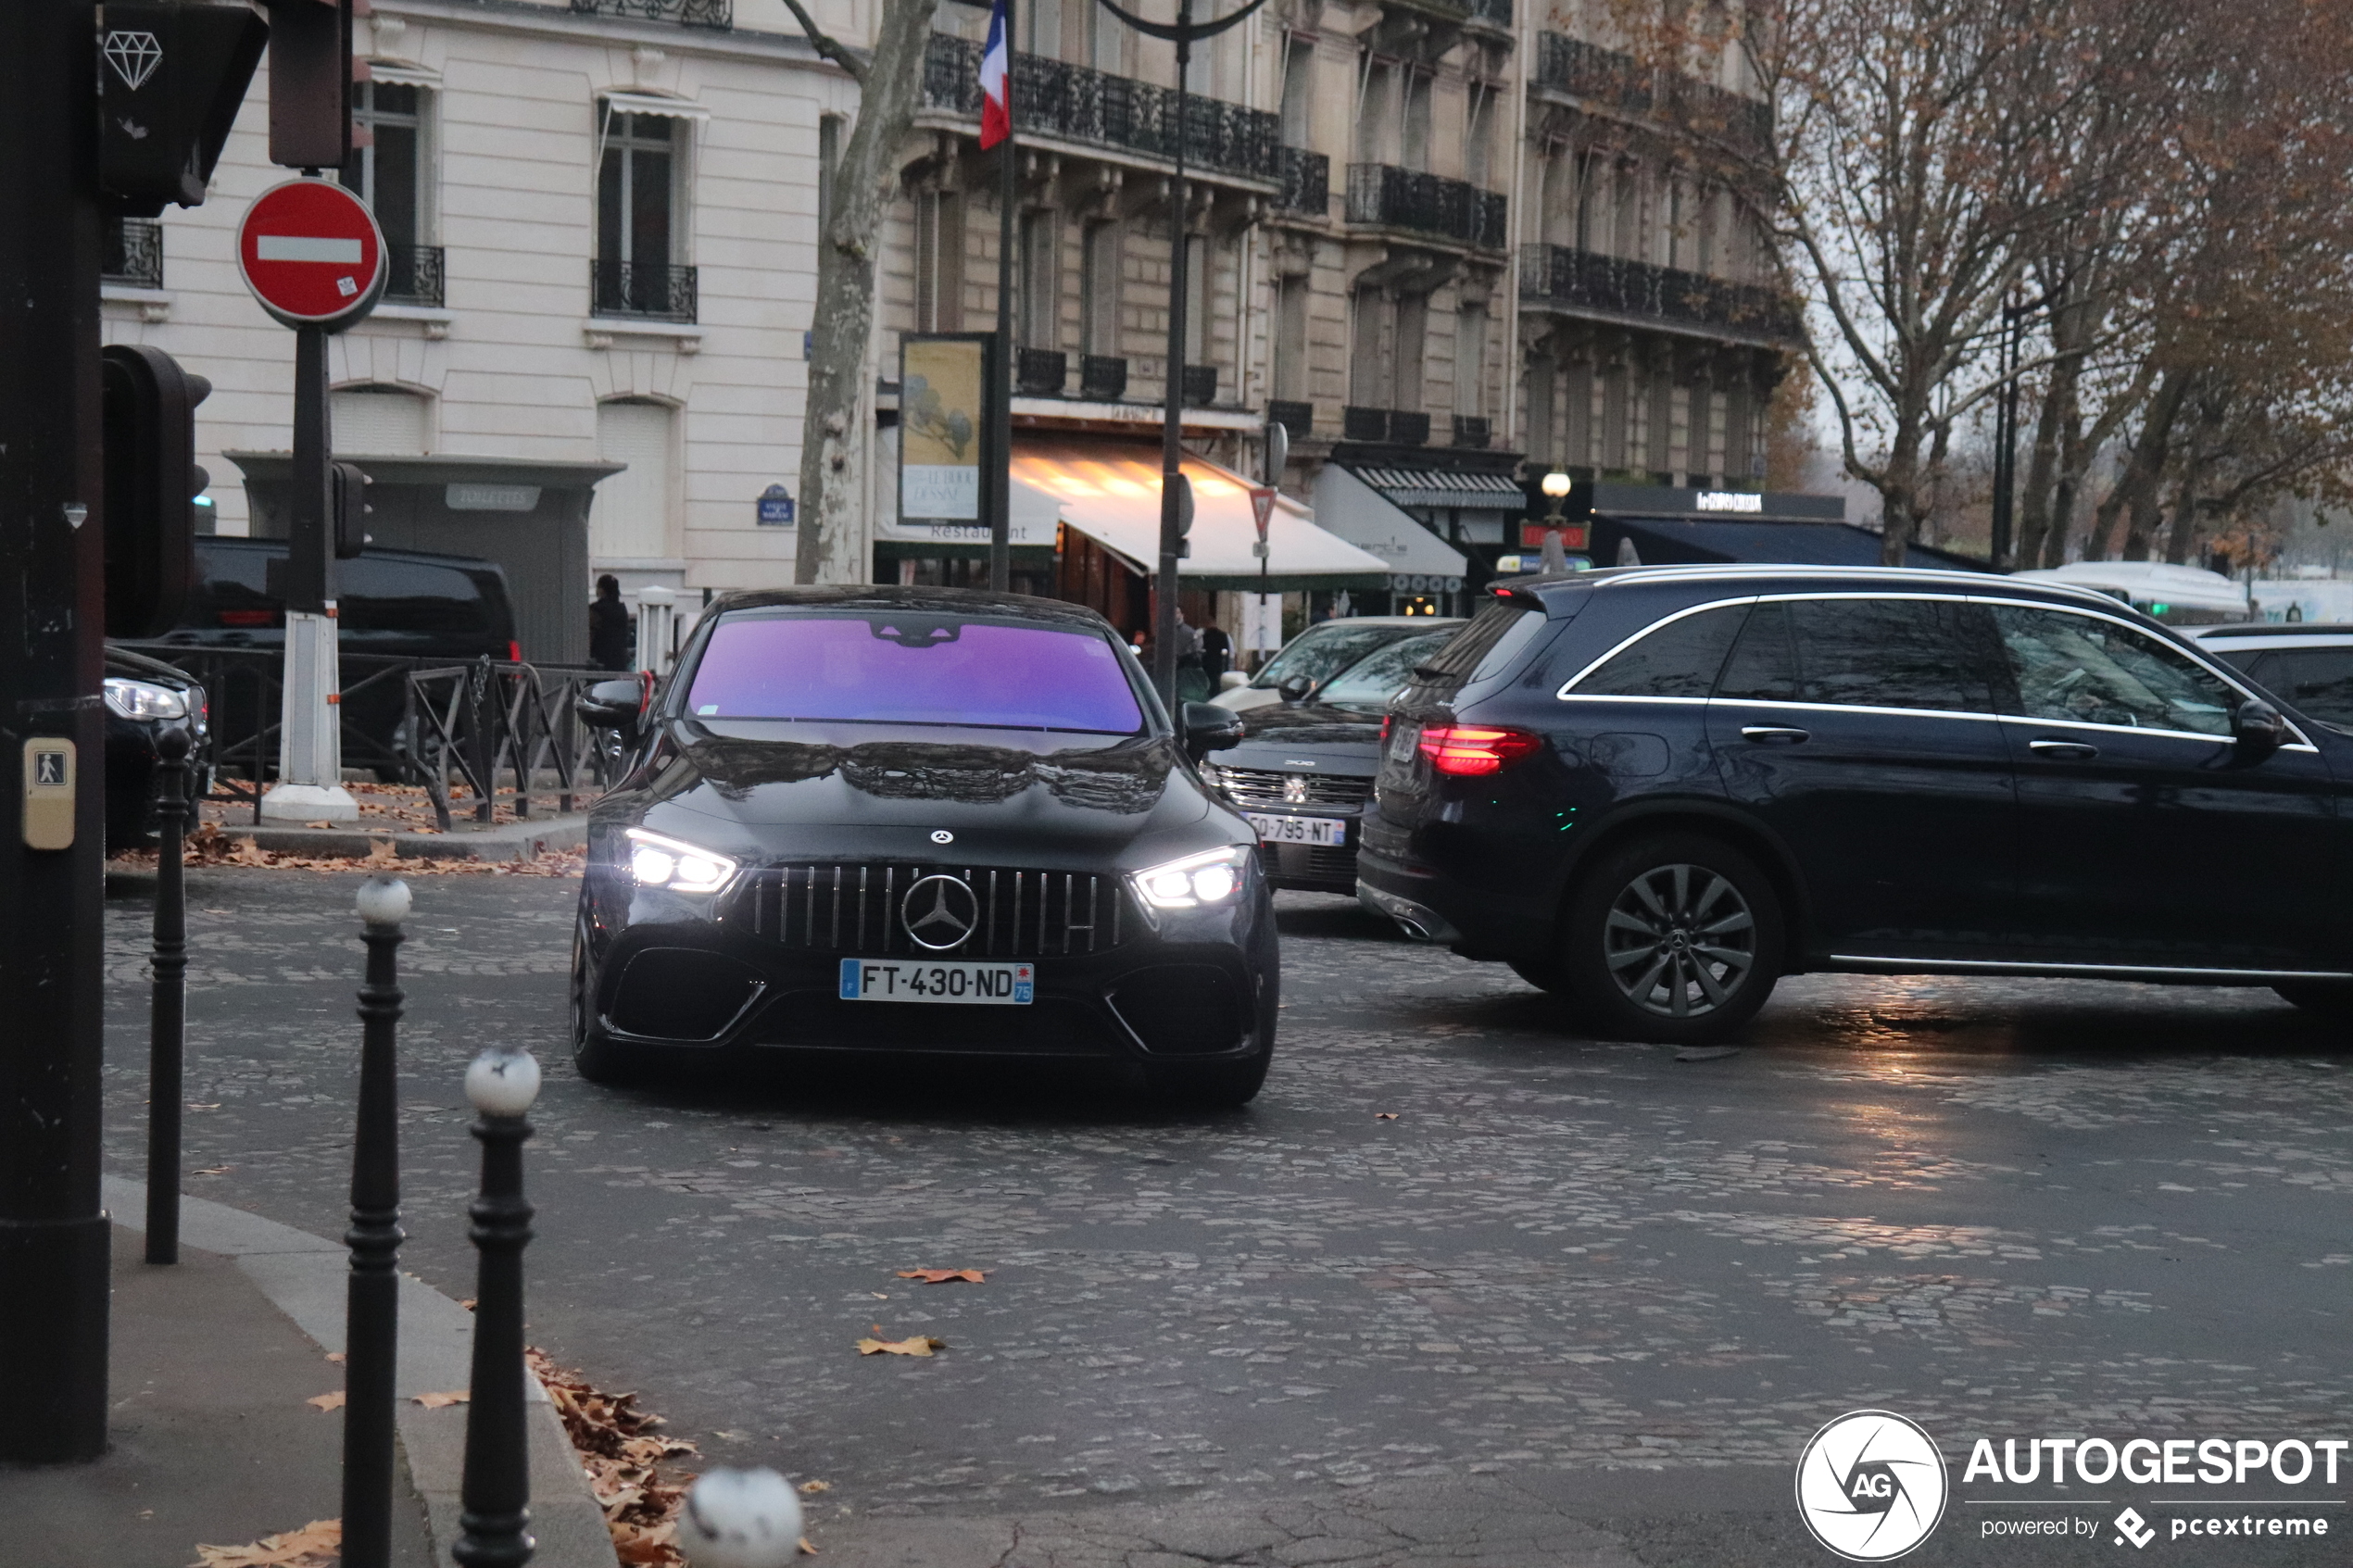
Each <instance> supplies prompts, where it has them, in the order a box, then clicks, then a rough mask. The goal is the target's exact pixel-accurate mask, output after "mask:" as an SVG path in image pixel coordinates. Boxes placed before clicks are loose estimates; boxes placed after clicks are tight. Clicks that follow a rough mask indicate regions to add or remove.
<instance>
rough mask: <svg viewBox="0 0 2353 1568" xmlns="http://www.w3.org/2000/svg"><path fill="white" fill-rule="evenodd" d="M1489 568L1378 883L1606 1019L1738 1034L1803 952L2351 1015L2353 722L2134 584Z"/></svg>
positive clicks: (1380, 904)
mask: <svg viewBox="0 0 2353 1568" xmlns="http://www.w3.org/2000/svg"><path fill="white" fill-rule="evenodd" d="M1492 595H1493V596H1492V597H1491V600H1490V602H1489V604H1488V606H1487V607H1486V608H1484V609H1483V610H1481V612H1480V613H1479V615H1478V619H1477V620H1476V621H1473V623H1472V624H1471V626H1470V628H1469V629H1468V630H1467V631H1466V632H1465V633H1463V634H1462V635H1461V636H1459V637H1457V638H1456V639H1455V640H1454V641H1453V643H1451V644H1449V645H1448V646H1447V647H1446V648H1445V649H1444V650H1443V651H1442V652H1441V653H1440V654H1439V655H1438V656H1437V657H1436V658H1435V659H1431V660H1428V661H1427V662H1425V663H1424V664H1423V665H1422V667H1421V669H1420V670H1419V671H1417V672H1416V683H1415V684H1414V685H1412V686H1411V687H1409V688H1408V689H1407V691H1406V692H1405V693H1404V695H1403V696H1401V697H1400V698H1399V700H1398V702H1397V704H1396V705H1395V707H1394V709H1393V710H1392V711H1393V713H1394V715H1395V717H1394V718H1393V720H1392V721H1391V724H1390V733H1389V735H1388V739H1387V742H1386V744H1385V746H1384V749H1383V753H1382V765H1381V771H1380V775H1379V778H1378V784H1377V785H1376V797H1375V804H1374V808H1373V809H1372V810H1371V811H1370V812H1369V813H1368V815H1367V817H1366V820H1365V828H1364V844H1363V850H1362V853H1361V856H1360V859H1359V871H1358V874H1359V878H1360V882H1359V889H1358V891H1359V895H1360V897H1363V898H1364V899H1365V902H1366V903H1367V904H1368V905H1371V906H1372V907H1374V908H1377V909H1380V910H1381V911H1383V912H1385V913H1387V914H1389V915H1390V916H1392V917H1393V918H1395V919H1396V920H1398V921H1399V922H1401V923H1402V924H1403V925H1404V926H1405V927H1406V928H1407V930H1408V931H1410V932H1413V933H1415V934H1416V935H1424V936H1427V937H1429V938H1432V939H1435V940H1440V941H1443V942H1446V943H1449V944H1451V945H1452V946H1453V947H1454V949H1455V950H1456V951H1457V952H1460V953H1462V954H1463V955H1465V956H1466V957H1469V958H1476V959H1492V960H1503V961H1505V962H1508V963H1510V964H1511V965H1512V966H1513V968H1515V969H1516V971H1518V972H1519V973H1520V974H1522V975H1523V976H1525V977H1526V978H1528V979H1529V980H1530V981H1531V982H1533V983H1535V984H1537V985H1541V986H1544V987H1546V988H1547V989H1552V990H1556V991H1560V992H1563V993H1565V994H1567V996H1569V997H1571V998H1572V999H1573V1000H1574V1001H1575V1002H1576V1003H1577V1004H1578V1005H1579V1007H1580V1009H1581V1010H1583V1011H1584V1012H1585V1013H1586V1014H1587V1016H1588V1019H1589V1021H1590V1022H1592V1024H1593V1025H1594V1026H1595V1027H1597V1028H1599V1029H1602V1030H1604V1031H1606V1032H1608V1033H1610V1034H1613V1035H1618V1036H1621V1037H1633V1038H1648V1039H1658V1040H1672V1041H1681V1040H1696V1039H1701V1038H1705V1037H1708V1036H1712V1035H1722V1034H1724V1033H1726V1032H1729V1031H1730V1030H1732V1029H1734V1028H1737V1027H1738V1026H1739V1025H1740V1024H1741V1023H1743V1022H1745V1021H1746V1020H1747V1019H1748V1018H1749V1017H1750V1016H1751V1015H1753V1014H1754V1013H1755V1011H1756V1010H1757V1008H1759V1007H1760V1006H1762V1005H1763V1003H1764V1001H1765V998H1766V996H1767V994H1768V993H1769V992H1770V991H1771V989H1772V987H1773V984H1774V982H1775V981H1776V980H1777V979H1778V978H1779V977H1780V976H1781V975H1783V974H1790V973H1798V972H1806V971H1810V970H1843V971H1858V972H1895V973H1913V972H1929V973H1963V974H2043V975H2073V976H2090V977H2099V978H2113V979H2126V980H2145V981H2146V980H2155V981H2171V982H2179V983H2185V984H2196V985H2271V986H2272V987H2274V988H2275V989H2277V990H2278V991H2279V992H2280V993H2281V994H2282V995H2283V996H2284V997H2287V998H2288V999H2289V1000H2291V1001H2294V1002H2296V1003H2299V1004H2301V1005H2305V1006H2309V1007H2314V1008H2318V1009H2322V1010H2330V1011H2332V1012H2353V942H2349V941H2348V936H2347V925H2346V922H2345V921H2344V920H2343V919H2342V918H2341V915H2340V913H2339V911H2338V909H2337V908H2336V904H2335V900H2334V897H2333V895H2332V892H2331V889H2332V888H2333V886H2334V884H2335V883H2336V881H2337V880H2338V879H2339V878H2341V877H2342V876H2343V875H2344V873H2345V872H2346V870H2347V867H2348V864H2353V859H2348V849H2349V848H2353V843H2348V838H2347V834H2348V833H2353V824H2348V823H2347V822H2346V821H2345V819H2344V818H2343V817H2341V816H2340V815H2339V809H2338V800H2339V797H2341V796H2344V795H2346V794H2347V793H2349V792H2353V732H2348V731H2345V730H2339V729H2335V728H2334V727H2332V726H2330V725H2329V724H2327V723H2324V722H2322V721H2315V720H2313V719H2310V718H2309V717H2307V716H2304V715H2302V714H2299V713H2296V711H2294V710H2293V709H2290V710H2289V711H2287V712H2285V713H2283V712H2282V711H2281V710H2280V709H2278V708H2276V707H2274V706H2273V705H2272V703H2271V701H2270V700H2269V699H2267V698H2266V697H2264V696H2261V695H2260V694H2259V693H2258V692H2257V691H2256V690H2254V689H2253V688H2251V687H2250V686H2249V685H2248V684H2246V682H2245V681H2244V680H2243V679H2242V678H2240V677H2239V676H2237V675H2236V674H2235V673H2233V671H2230V670H2229V669H2228V668H2227V667H2226V666H2224V665H2222V664H2220V663H2218V662H2216V661H2215V660H2214V659H2212V658H2211V656H2210V655H2209V654H2208V653H2207V652H2205V651H2203V650H2201V649H2199V648H2198V647H2196V646H2195V645H2193V644H2191V643H2189V642H2187V641H2185V640H2183V638H2181V637H2179V636H2177V635H2176V634H2174V633H2171V632H2169V631H2167V630H2166V629H2165V628H2163V627H2161V626H2158V624H2157V623H2156V622H2154V621H2150V620H2149V619H2148V618H2146V617H2145V616H2143V615H2140V614H2138V613H2137V612H2135V611H2133V610H2132V609H2129V608H2125V607H2123V606H2120V605H2119V604H2118V603H2117V602H2116V601H2115V600H2114V599H2111V598H2108V597H2107V596H2102V595H2096V594H2092V593H2088V592H2082V591H2078V590H2073V589H2068V588H2063V587H2059V586H2057V585H2053V584H2043V583H2032V584H2030V583H2020V582H2015V581H2009V580H2005V579H1999V578H1991V577H1983V576H1976V575H1969V574H1963V573H1946V572H1935V571H1894V570H1887V571H1879V570H1847V571H1839V570H1833V569H1820V568H1802V567H1738V566H1722V567H1660V568H1642V569H1632V570H1626V571H1596V572H1590V573H1587V574H1585V575H1583V576H1580V577H1576V578H1569V579H1559V580H1535V579H1526V578H1522V579H1515V580H1512V581H1509V582H1505V583H1498V584H1495V585H1494V587H1493V589H1492Z"/></svg>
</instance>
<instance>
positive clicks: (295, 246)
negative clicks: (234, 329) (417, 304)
mask: <svg viewBox="0 0 2353 1568" xmlns="http://www.w3.org/2000/svg"><path fill="white" fill-rule="evenodd" d="M237 268H238V270H239V271H241V272H243V273H244V274H245V287H247V288H249V289H251V290H252V291H253V296H254V298H256V299H258V300H259V301H260V302H261V307H262V308H263V309H264V310H267V311H269V312H270V314H271V315H272V316H275V317H276V318H278V320H281V321H283V322H284V323H285V324H286V325H287V326H290V327H325V328H326V329H327V330H328V331H330V332H334V331H339V330H341V329H342V328H345V327H347V326H349V325H351V324H352V323H353V322H354V321H357V320H359V318H361V317H362V316H365V315H366V314H367V313H368V312H369V311H371V310H372V309H374V308H375V305H376V300H377V299H378V298H379V297H380V296H381V295H383V294H384V276H385V272H386V268H385V265H384V231H383V230H381V229H379V228H377V227H376V218H375V214H373V213H371V212H370V211H369V210H368V204H367V203H365V202H363V201H361V200H360V199H359V197H358V196H356V195H353V194H351V193H350V192H349V191H346V190H345V189H344V188H343V187H342V186H341V185H338V184H335V183H334V182H333V181H328V180H289V181H287V182H285V183H284V184H283V185H273V186H271V188H270V189H269V190H267V191H264V192H262V193H261V194H260V195H258V196H256V197H255V198H254V203H253V206H252V207H250V208H248V209H247V210H246V212H245V221H244V222H243V223H242V224H240V225H238V228H237Z"/></svg>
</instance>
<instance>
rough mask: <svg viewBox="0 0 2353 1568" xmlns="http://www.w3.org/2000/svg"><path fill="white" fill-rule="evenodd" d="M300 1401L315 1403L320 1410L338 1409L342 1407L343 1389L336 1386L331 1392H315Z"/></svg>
mask: <svg viewBox="0 0 2353 1568" xmlns="http://www.w3.org/2000/svg"><path fill="white" fill-rule="evenodd" d="M302 1402H303V1403H304V1404H306V1405H316V1406H318V1407H319V1408H320V1409H321V1410H322V1411H339V1410H341V1409H343V1390H342V1389H340V1388H338V1389H336V1390H335V1391H334V1392H333V1393H332V1394H315V1395H313V1396H311V1397H310V1398H309V1399H305V1400H303V1401H302Z"/></svg>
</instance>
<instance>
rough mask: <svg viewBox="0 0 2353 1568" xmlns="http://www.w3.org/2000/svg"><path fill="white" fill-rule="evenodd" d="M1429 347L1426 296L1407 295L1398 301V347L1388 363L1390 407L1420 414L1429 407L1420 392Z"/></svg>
mask: <svg viewBox="0 0 2353 1568" xmlns="http://www.w3.org/2000/svg"><path fill="white" fill-rule="evenodd" d="M1428 348H1429V295H1426V294H1412V295H1406V296H1405V297H1404V298H1403V299H1401V300H1399V301H1398V302H1397V348H1396V354H1395V357H1394V358H1392V359H1391V360H1390V367H1391V374H1392V380H1391V381H1390V395H1389V407H1390V408H1402V409H1403V410H1405V411H1406V412H1407V413H1419V412H1421V411H1422V410H1423V409H1424V408H1428V395H1427V394H1426V393H1425V391H1424V389H1423V384H1422V383H1423V380H1424V378H1425V376H1426V375H1427V373H1428V372H1427V371H1426V370H1425V369H1424V365H1425V361H1426V358H1427V357H1428Z"/></svg>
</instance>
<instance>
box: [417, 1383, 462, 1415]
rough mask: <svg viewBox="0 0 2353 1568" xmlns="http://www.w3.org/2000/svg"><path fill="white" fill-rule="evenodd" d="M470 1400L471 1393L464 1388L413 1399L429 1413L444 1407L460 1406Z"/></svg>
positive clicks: (422, 1395) (418, 1396)
mask: <svg viewBox="0 0 2353 1568" xmlns="http://www.w3.org/2000/svg"><path fill="white" fill-rule="evenodd" d="M472 1398H473V1395H472V1392H470V1391H469V1390H467V1389H464V1388H452V1389H451V1390H449V1392H447V1394H419V1395H417V1396H416V1397H415V1399H416V1402H417V1403H418V1404H421V1405H422V1406H424V1407H425V1409H427V1410H429V1411H437V1410H439V1409H440V1408H441V1407H442V1406H444V1405H462V1404H465V1403H467V1402H468V1401H469V1400H471V1399H472Z"/></svg>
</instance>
